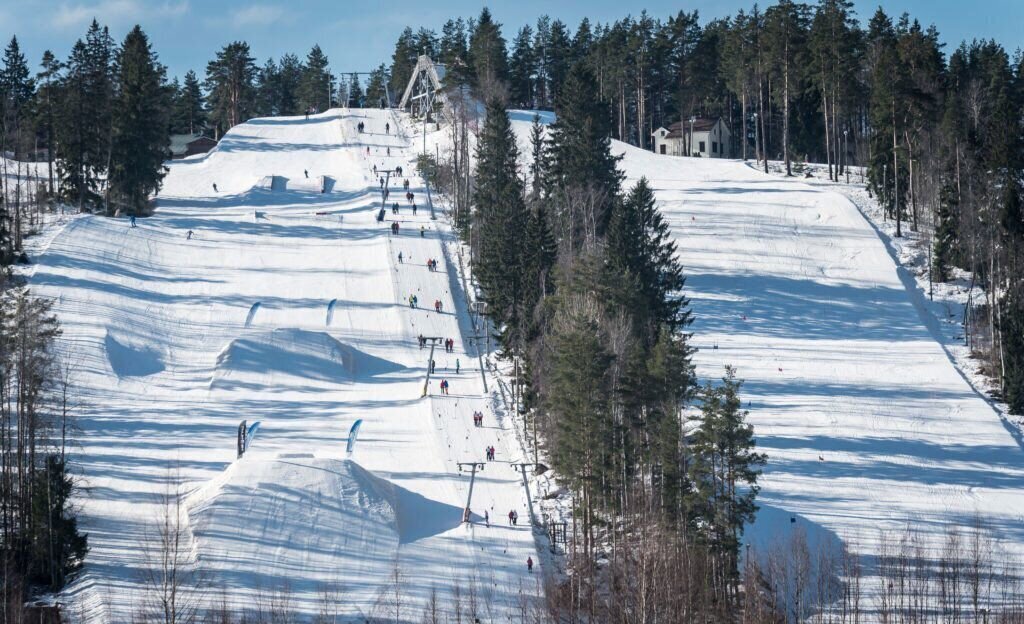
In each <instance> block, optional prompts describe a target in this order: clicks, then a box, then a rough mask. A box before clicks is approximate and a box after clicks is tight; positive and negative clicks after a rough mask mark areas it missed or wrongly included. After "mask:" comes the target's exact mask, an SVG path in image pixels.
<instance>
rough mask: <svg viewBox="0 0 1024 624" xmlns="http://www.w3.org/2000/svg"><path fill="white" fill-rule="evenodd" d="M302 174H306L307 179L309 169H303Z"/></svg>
mask: <svg viewBox="0 0 1024 624" xmlns="http://www.w3.org/2000/svg"><path fill="white" fill-rule="evenodd" d="M302 173H304V174H306V177H307V178H308V177H309V169H303V170H302Z"/></svg>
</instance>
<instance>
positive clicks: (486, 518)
mask: <svg viewBox="0 0 1024 624" xmlns="http://www.w3.org/2000/svg"><path fill="white" fill-rule="evenodd" d="M484 524H485V525H486V526H487V527H488V528H490V526H491V514H489V513H487V510H486V509H484Z"/></svg>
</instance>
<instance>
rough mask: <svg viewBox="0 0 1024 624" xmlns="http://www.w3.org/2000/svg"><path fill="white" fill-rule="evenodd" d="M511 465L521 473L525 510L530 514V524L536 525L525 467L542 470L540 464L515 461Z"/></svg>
mask: <svg viewBox="0 0 1024 624" xmlns="http://www.w3.org/2000/svg"><path fill="white" fill-rule="evenodd" d="M512 467H513V468H515V469H516V470H518V471H519V472H520V473H521V474H522V475H523V489H524V490H526V510H527V512H528V513H529V515H530V524H531V525H533V526H537V518H536V517H535V516H534V514H533V496H531V495H530V482H529V481H527V479H526V469H527V468H532V469H533V470H534V472H543V470H541V465H540V464H536V463H532V464H531V463H527V462H516V463H513V464H512Z"/></svg>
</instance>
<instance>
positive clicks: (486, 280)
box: [473, 100, 530, 348]
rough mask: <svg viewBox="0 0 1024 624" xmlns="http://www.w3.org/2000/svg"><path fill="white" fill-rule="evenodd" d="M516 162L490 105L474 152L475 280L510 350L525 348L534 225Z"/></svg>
mask: <svg viewBox="0 0 1024 624" xmlns="http://www.w3.org/2000/svg"><path fill="white" fill-rule="evenodd" d="M518 158H519V149H518V147H517V146H516V137H515V134H514V133H513V131H512V125H511V123H510V122H509V119H508V114H507V113H506V112H505V108H504V106H503V105H502V104H501V102H500V101H498V100H491V101H490V102H488V104H487V118H486V120H485V121H484V127H483V129H482V130H481V132H480V136H479V138H478V140H477V149H476V190H475V192H474V196H473V204H474V208H475V211H474V213H473V222H474V228H475V232H476V241H475V244H476V248H477V258H478V260H477V265H476V275H477V277H478V279H479V280H480V286H481V289H482V290H483V293H484V297H485V299H486V301H487V308H488V315H489V316H491V318H492V319H494V321H495V326H497V327H499V328H504V331H503V332H502V342H503V344H504V345H505V346H506V347H507V348H521V347H522V338H523V334H522V329H523V318H524V310H523V304H524V301H525V299H524V287H525V284H524V283H523V277H524V275H523V269H524V266H523V260H524V257H523V252H524V248H523V243H524V240H523V234H524V233H525V232H526V230H527V227H528V224H529V220H530V219H529V212H528V210H527V208H526V200H525V197H524V192H523V182H522V180H521V179H520V177H519V173H518V170H517V161H518Z"/></svg>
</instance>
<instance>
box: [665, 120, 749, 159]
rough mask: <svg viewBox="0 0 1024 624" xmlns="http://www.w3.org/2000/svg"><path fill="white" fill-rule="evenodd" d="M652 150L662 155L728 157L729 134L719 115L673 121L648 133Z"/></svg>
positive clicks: (730, 135)
mask: <svg viewBox="0 0 1024 624" xmlns="http://www.w3.org/2000/svg"><path fill="white" fill-rule="evenodd" d="M651 137H652V138H653V147H654V151H655V153H657V154H665V155H666V156H693V157H695V158H732V150H731V149H730V146H731V145H732V133H731V132H729V126H727V125H726V124H725V122H724V121H722V118H721V117H714V118H710V117H696V118H693V119H687V120H684V121H677V122H676V123H674V124H672V125H671V126H669V127H667V128H665V127H661V128H658V129H657V130H655V131H654V132H653V133H651Z"/></svg>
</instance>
